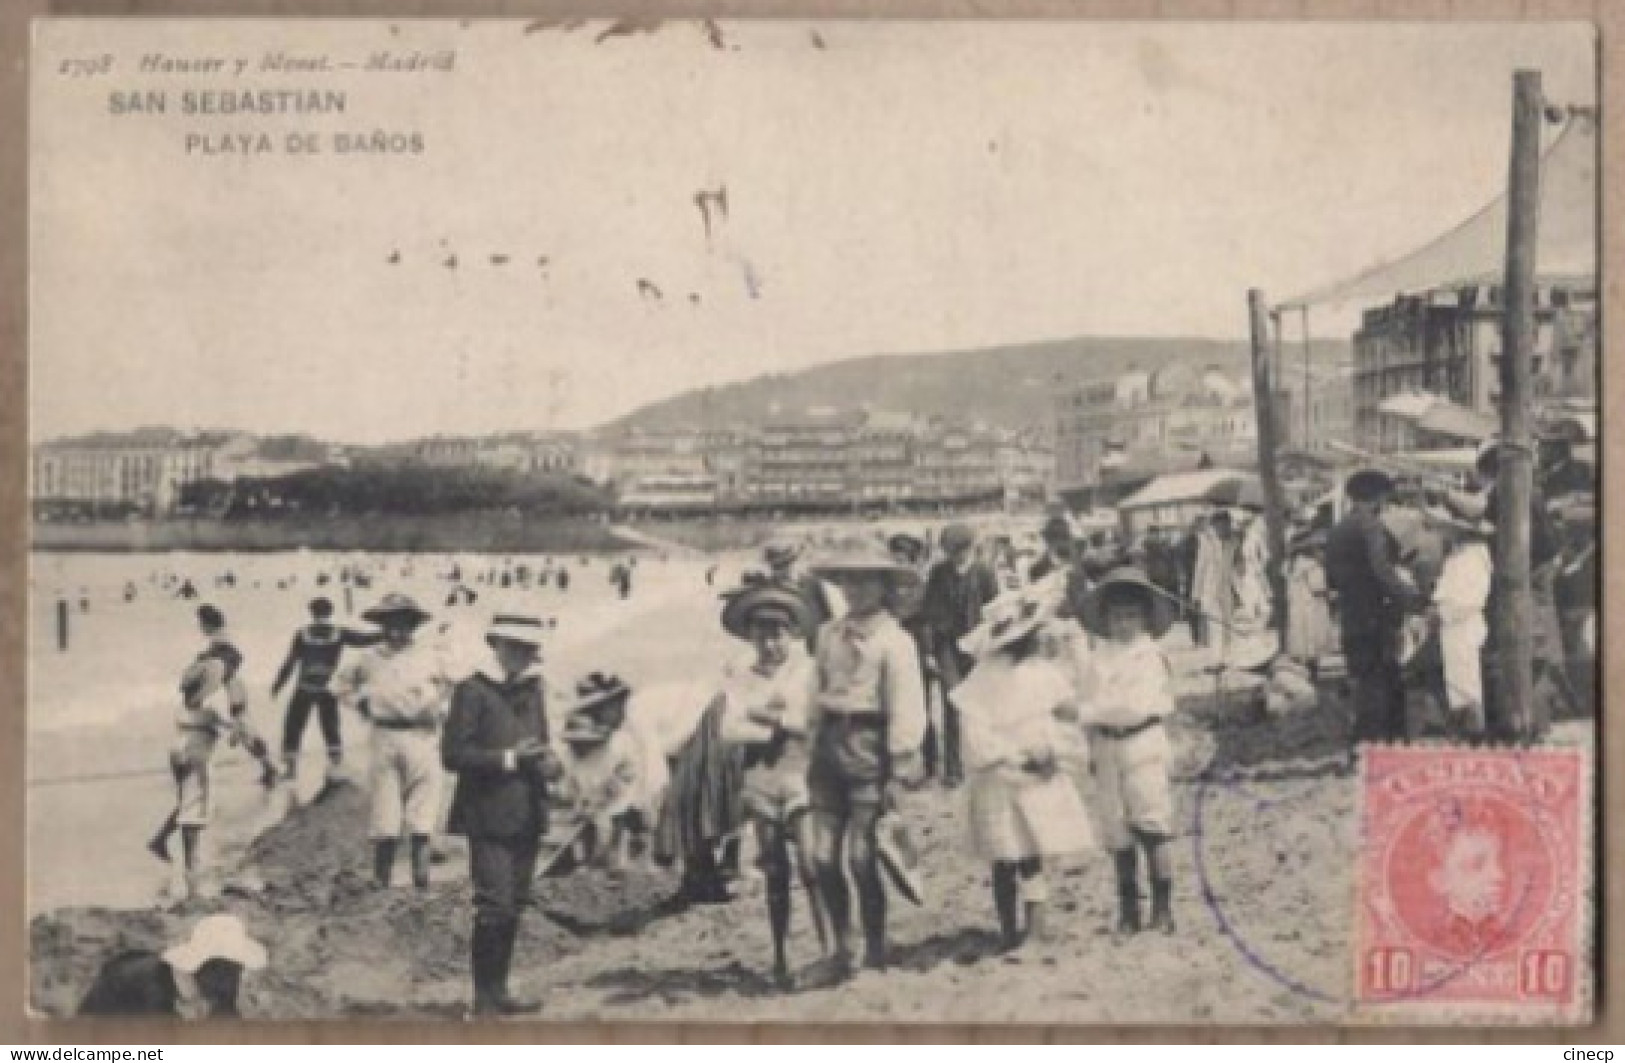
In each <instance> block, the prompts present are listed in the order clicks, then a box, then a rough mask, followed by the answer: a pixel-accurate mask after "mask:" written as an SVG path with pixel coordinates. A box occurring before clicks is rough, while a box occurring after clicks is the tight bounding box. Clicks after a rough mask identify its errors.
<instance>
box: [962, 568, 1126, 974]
mask: <svg viewBox="0 0 1625 1063" xmlns="http://www.w3.org/2000/svg"><path fill="white" fill-rule="evenodd" d="M1053 606H1054V602H1053V599H1052V598H1051V597H1047V596H1043V595H1039V594H1025V595H1024V594H1021V593H1019V592H1018V593H1015V594H1008V595H1005V596H1004V597H1002V598H1000V599H998V600H996V601H994V602H993V603H991V604H990V605H989V606H988V609H987V611H986V615H985V617H984V620H983V622H982V625H981V627H979V628H978V629H977V630H975V631H973V632H971V633H970V634H969V635H967V636H966V637H965V639H963V640H962V642H961V648H962V649H964V650H965V652H967V653H971V654H973V655H974V656H976V658H977V660H976V664H975V666H974V668H972V670H971V672H970V675H969V676H968V677H967V678H966V679H965V680H964V682H962V683H961V684H960V685H959V686H957V687H955V688H954V691H953V693H952V694H951V695H950V696H951V697H952V698H953V700H954V703H955V705H956V706H957V707H958V708H959V711H960V714H961V723H962V727H963V731H962V737H963V749H964V756H965V766H966V768H967V769H968V771H969V780H968V781H969V785H968V786H967V787H966V800H967V803H968V807H969V820H970V833H971V841H972V845H973V847H974V849H975V851H976V853H977V855H978V856H980V857H981V858H983V859H985V860H987V861H989V862H990V863H991V864H992V866H993V903H994V907H995V909H996V910H997V912H998V916H999V930H1000V933H1001V936H1002V938H1003V941H1004V944H1005V947H1006V948H1015V947H1017V946H1019V945H1020V944H1021V943H1022V942H1023V941H1024V940H1027V939H1038V940H1042V939H1043V937H1044V936H1045V931H1044V909H1045V905H1046V902H1047V901H1048V890H1047V886H1046V883H1045V881H1044V877H1043V859H1044V858H1045V857H1055V856H1063V855H1068V854H1072V853H1079V852H1084V851H1087V850H1090V849H1093V848H1094V847H1095V838H1094V832H1093V830H1092V828H1091V826H1090V822H1089V815H1088V812H1087V811H1086V810H1085V808H1084V806H1083V802H1082V800H1081V799H1080V798H1079V797H1078V791H1077V788H1076V787H1075V786H1074V785H1073V783H1072V778H1071V776H1070V775H1068V774H1067V773H1066V772H1065V771H1064V770H1063V769H1062V764H1061V760H1062V758H1063V756H1064V754H1065V751H1066V740H1065V739H1066V736H1065V734H1064V729H1063V727H1062V725H1061V723H1060V720H1059V719H1058V716H1057V714H1058V713H1060V714H1062V715H1065V714H1068V713H1069V711H1070V709H1071V703H1072V700H1073V686H1072V682H1071V678H1070V676H1069V674H1068V672H1067V670H1066V668H1065V667H1064V666H1063V665H1062V664H1060V663H1057V661H1056V660H1055V659H1053V658H1052V657H1049V656H1046V655H1045V654H1044V653H1043V652H1042V651H1043V647H1042V644H1041V638H1040V633H1041V632H1040V629H1041V628H1042V627H1043V626H1044V625H1045V623H1046V622H1047V621H1049V620H1050V618H1051V616H1052V613H1053ZM1023 909H1024V910H1023ZM1023 917H1025V918H1024V920H1023Z"/></svg>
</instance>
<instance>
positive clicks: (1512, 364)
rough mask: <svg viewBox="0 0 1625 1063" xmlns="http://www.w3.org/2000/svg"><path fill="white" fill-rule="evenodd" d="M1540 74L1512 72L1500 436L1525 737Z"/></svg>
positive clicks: (1509, 713)
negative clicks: (1510, 153)
mask: <svg viewBox="0 0 1625 1063" xmlns="http://www.w3.org/2000/svg"><path fill="white" fill-rule="evenodd" d="M1540 112H1541V93H1540V73H1539V71H1534V70H1520V71H1518V72H1517V73H1515V74H1514V75H1513V78H1512V161H1511V165H1510V167H1509V174H1508V182H1507V184H1508V189H1507V249H1506V282H1505V284H1504V285H1503V286H1502V300H1503V314H1502V319H1501V440H1502V443H1503V446H1502V447H1501V448H1500V451H1499V455H1498V458H1499V461H1498V464H1497V473H1498V478H1499V482H1498V484H1497V490H1496V496H1497V501H1498V503H1499V508H1498V510H1497V512H1496V514H1495V518H1496V537H1495V547H1496V549H1495V555H1496V556H1495V577H1496V582H1497V583H1498V584H1499V588H1498V589H1499V591H1500V593H1499V595H1498V596H1497V609H1496V613H1497V615H1496V618H1495V620H1496V627H1497V630H1498V633H1499V645H1498V646H1497V647H1496V649H1497V650H1498V651H1499V656H1500V664H1501V670H1502V676H1501V678H1502V682H1501V684H1500V686H1501V691H1500V695H1501V697H1502V698H1504V699H1505V707H1506V720H1505V721H1504V722H1505V724H1506V725H1507V726H1508V727H1509V728H1510V730H1511V731H1512V734H1513V735H1514V736H1517V737H1526V736H1528V735H1529V734H1530V731H1531V724H1532V722H1533V716H1532V709H1533V707H1534V700H1533V687H1534V683H1533V676H1532V672H1533V658H1534V652H1533V651H1534V640H1533V639H1532V637H1531V634H1532V632H1531V620H1532V619H1533V618H1532V616H1531V611H1532V610H1531V598H1530V583H1529V539H1530V535H1529V507H1530V503H1531V499H1532V496H1533V494H1534V460H1533V458H1534V453H1533V445H1532V440H1531V438H1530V431H1529V370H1530V360H1531V358H1532V357H1533V352H1534V326H1535V242H1536V234H1537V226H1538V222H1539V207H1540V122H1541V113H1540Z"/></svg>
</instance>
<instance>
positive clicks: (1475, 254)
mask: <svg viewBox="0 0 1625 1063" xmlns="http://www.w3.org/2000/svg"><path fill="white" fill-rule="evenodd" d="M1442 164H1444V161H1443V160H1441V165H1442ZM1597 194H1598V183H1597V130H1596V122H1595V120H1594V119H1593V118H1590V117H1587V116H1584V115H1580V116H1576V117H1573V118H1571V119H1570V120H1569V122H1568V125H1566V126H1565V127H1564V128H1563V130H1562V132H1560V133H1559V134H1558V136H1557V139H1556V140H1554V141H1553V142H1552V144H1551V146H1550V147H1549V148H1548V149H1547V150H1546V154H1545V155H1544V156H1543V157H1542V159H1541V173H1540V240H1539V243H1538V245H1537V247H1536V251H1535V268H1536V270H1537V271H1538V273H1539V275H1540V276H1541V277H1542V278H1558V277H1561V278H1564V279H1565V281H1566V282H1568V283H1577V284H1580V285H1584V284H1589V285H1591V286H1593V287H1594V286H1595V285H1596V278H1597ZM1506 233H1507V206H1506V194H1505V193H1502V194H1501V195H1499V196H1497V197H1496V198H1495V199H1494V200H1493V201H1491V202H1490V203H1489V204H1487V205H1486V206H1485V207H1484V208H1483V209H1481V210H1480V211H1478V213H1476V214H1474V215H1473V216H1471V217H1470V218H1467V219H1466V220H1465V221H1463V222H1461V223H1460V224H1459V225H1457V226H1456V227H1455V228H1453V229H1450V230H1448V231H1447V232H1445V233H1443V234H1442V235H1440V236H1439V237H1437V238H1436V239H1434V240H1433V241H1432V242H1430V243H1427V244H1425V245H1423V246H1422V247H1419V248H1417V249H1416V250H1415V251H1412V252H1411V253H1409V254H1407V255H1405V256H1403V257H1401V258H1398V259H1394V260H1393V261H1390V262H1385V263H1382V264H1380V265H1376V266H1372V267H1371V268H1370V269H1367V270H1365V271H1363V272H1361V273H1358V274H1355V275H1354V276H1352V277H1347V278H1344V279H1342V280H1339V281H1335V282H1333V283H1331V284H1327V285H1324V286H1322V287H1319V288H1315V289H1313V290H1311V291H1308V292H1305V293H1304V294H1302V295H1299V296H1295V297H1294V298H1292V299H1288V300H1287V301H1286V302H1284V303H1282V304H1280V306H1279V307H1277V309H1297V308H1300V307H1310V306H1326V305H1333V304H1348V303H1357V302H1373V301H1384V300H1388V299H1392V298H1393V297H1394V296H1395V295H1400V294H1405V293H1416V292H1425V291H1430V290H1432V289H1435V288H1451V287H1457V286H1460V285H1465V284H1476V283H1485V282H1487V283H1491V284H1494V283H1498V282H1499V278H1500V277H1502V276H1503V275H1504V272H1505V268H1506Z"/></svg>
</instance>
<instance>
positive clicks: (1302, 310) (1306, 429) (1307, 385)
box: [1298, 303, 1341, 493]
mask: <svg viewBox="0 0 1625 1063" xmlns="http://www.w3.org/2000/svg"><path fill="white" fill-rule="evenodd" d="M1298 313H1299V314H1300V315H1301V317H1300V318H1299V320H1300V321H1301V322H1302V324H1303V442H1304V445H1305V446H1309V445H1310V441H1311V440H1313V439H1314V429H1313V428H1311V427H1310V420H1309V393H1310V391H1311V390H1312V385H1311V382H1310V381H1311V377H1310V375H1309V350H1310V345H1309V304H1308V303H1305V304H1304V305H1303V306H1300V307H1298ZM1339 493H1341V492H1339Z"/></svg>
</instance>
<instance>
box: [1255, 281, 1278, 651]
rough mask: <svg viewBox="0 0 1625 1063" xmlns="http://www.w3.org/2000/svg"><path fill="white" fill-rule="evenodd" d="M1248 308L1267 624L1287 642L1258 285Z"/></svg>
mask: <svg viewBox="0 0 1625 1063" xmlns="http://www.w3.org/2000/svg"><path fill="white" fill-rule="evenodd" d="M1247 310H1248V315H1249V317H1250V318H1251V320H1252V339H1253V411H1254V416H1255V417H1256V419H1257V421H1258V478H1259V481H1260V482H1261V483H1262V485H1263V487H1264V529H1265V531H1266V532H1267V534H1268V541H1269V549H1270V557H1269V562H1268V564H1267V566H1266V569H1267V571H1266V575H1267V576H1268V577H1269V584H1270V599H1271V608H1270V627H1272V628H1274V629H1275V631H1276V633H1277V634H1278V635H1280V636H1281V641H1282V643H1283V644H1284V643H1285V641H1286V625H1287V601H1286V516H1285V510H1286V505H1285V502H1284V500H1283V498H1282V495H1281V479H1280V477H1279V476H1278V475H1277V474H1276V471H1275V450H1276V446H1277V434H1276V428H1277V426H1276V424H1275V381H1274V380H1273V379H1272V374H1271V373H1270V325H1269V311H1268V310H1267V309H1266V308H1265V306H1264V293H1263V292H1261V291H1259V290H1258V289H1257V288H1251V289H1249V290H1248V292H1247Z"/></svg>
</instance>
